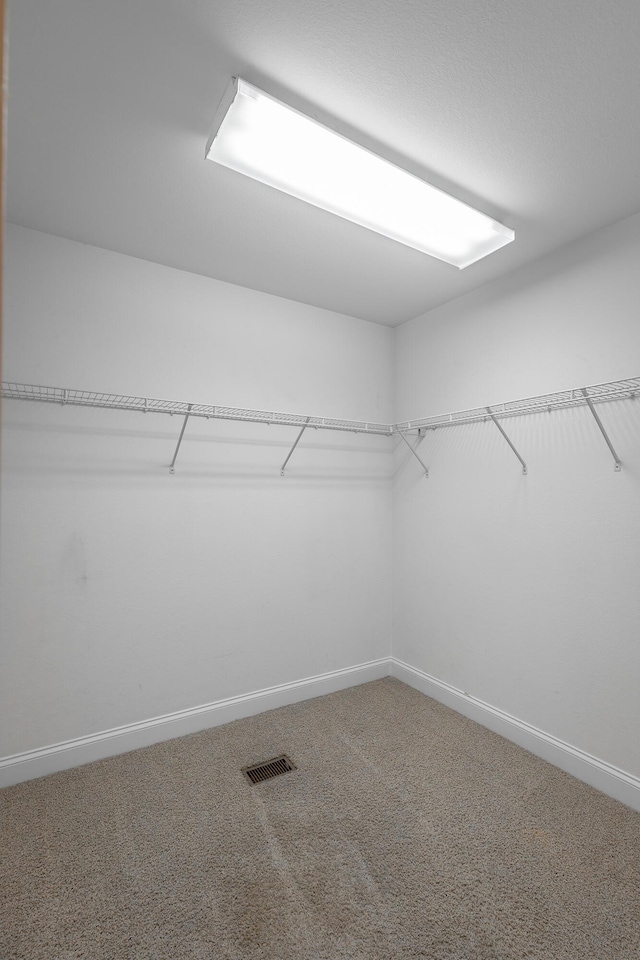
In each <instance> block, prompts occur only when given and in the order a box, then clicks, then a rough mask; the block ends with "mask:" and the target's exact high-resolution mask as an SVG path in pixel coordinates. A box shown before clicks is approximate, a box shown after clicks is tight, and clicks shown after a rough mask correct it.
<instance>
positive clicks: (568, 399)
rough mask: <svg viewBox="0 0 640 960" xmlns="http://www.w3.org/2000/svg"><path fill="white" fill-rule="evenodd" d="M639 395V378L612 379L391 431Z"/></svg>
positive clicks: (403, 425) (409, 422) (411, 423)
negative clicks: (488, 410)
mask: <svg viewBox="0 0 640 960" xmlns="http://www.w3.org/2000/svg"><path fill="white" fill-rule="evenodd" d="M638 395H640V377H631V378H630V379H629V380H614V381H611V382H610V383H597V384H594V385H593V386H590V387H577V388H575V389H573V390H563V391H560V392H559V393H547V394H544V395H542V396H539V397H529V398H527V399H526V400H511V401H510V402H508V403H492V404H491V405H490V407H491V413H490V414H489V413H487V409H488V408H487V407H486V406H484V407H476V408H475V409H473V410H460V411H458V412H457V413H445V414H441V415H440V416H437V417H420V418H418V419H417V420H404V421H403V422H402V423H396V424H394V432H399V431H401V432H402V433H405V432H406V431H407V430H420V429H421V428H424V427H429V428H430V429H431V430H436V429H438V428H439V427H453V426H456V425H457V424H463V423H476V422H477V421H479V420H488V419H490V418H491V419H497V420H501V419H503V418H504V417H518V416H523V415H525V414H528V413H544V412H546V411H550V410H562V409H564V408H565V407H582V406H590V403H591V404H594V403H603V402H604V401H608V400H622V399H624V398H626V397H635V396H638Z"/></svg>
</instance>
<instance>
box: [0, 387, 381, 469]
mask: <svg viewBox="0 0 640 960" xmlns="http://www.w3.org/2000/svg"><path fill="white" fill-rule="evenodd" d="M2 396H3V398H5V399H7V400H31V401H35V402H37V403H55V404H59V405H62V406H64V405H67V404H68V405H69V406H76V407H99V408H101V409H106V410H134V411H137V412H138V413H163V414H168V415H169V416H174V415H176V414H177V415H178V416H182V417H184V421H183V424H182V429H181V431H180V437H179V439H178V445H177V447H176V450H175V453H174V455H173V460H172V461H171V465H170V467H169V469H170V471H171V472H172V473H173V471H174V468H175V463H176V459H177V456H178V451H179V449H180V444H181V443H182V438H183V436H184V432H185V428H186V425H187V421H188V420H189V418H190V417H204V418H205V419H207V420H235V421H242V422H245V423H263V424H267V425H277V426H285V427H299V428H300V433H299V434H298V436H297V438H296V441H295V443H294V444H293V446H292V447H291V450H290V451H289V454H288V456H287V459H286V460H285V462H284V463H283V464H282V467H281V469H280V473H281V475H283V476H284V470H285V467H286V465H287V463H288V462H289V458H290V457H291V454H292V453H293V451H294V450H295V448H296V447H297V445H298V442H299V440H300V438H301V437H302V434H303V433H304V431H305V430H307V429H308V428H312V429H314V430H339V431H341V432H343V433H367V434H373V435H375V436H382V437H390V436H391V435H392V434H393V424H392V423H375V422H373V421H365V420H341V419H337V418H335V417H313V416H304V415H300V414H297V413H279V412H277V411H274V410H251V409H245V408H243V407H227V406H221V405H218V404H210V403H188V402H186V401H183V400H158V399H155V398H152V397H130V396H127V395H125V394H120V393H99V392H97V391H94V390H69V389H65V388H62V387H44V386H38V385H36V384H32V383H15V382H13V381H3V382H2Z"/></svg>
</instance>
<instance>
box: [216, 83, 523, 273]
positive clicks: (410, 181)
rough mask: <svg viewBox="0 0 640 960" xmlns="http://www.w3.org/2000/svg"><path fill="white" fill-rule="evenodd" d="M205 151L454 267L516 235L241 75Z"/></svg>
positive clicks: (225, 99) (224, 101)
mask: <svg viewBox="0 0 640 960" xmlns="http://www.w3.org/2000/svg"><path fill="white" fill-rule="evenodd" d="M205 155H206V157H207V158H208V159H209V160H214V161H215V162H216V163H220V164H222V165H223V166H225V167H230V168H231V169H232V170H236V171H237V172H238V173H244V174H245V175H246V176H248V177H252V178H253V179H254V180H259V181H260V182H261V183H266V184H267V185H268V186H270V187H275V188H276V189H277V190H282V191H284V193H288V194H290V195H291V196H293V197H298V198H299V199H300V200H305V201H306V202H307V203H311V204H313V205H314V206H316V207H321V208H322V209H323V210H328V211H329V212H330V213H335V214H337V216H339V217H344V219H345V220H351V221H353V223H358V224H360V225H361V226H363V227H367V228H368V229H369V230H375V231H376V233H381V234H383V236H385V237H391V239H392V240H397V241H399V242H400V243H404V244H406V245H407V246H408V247H413V248H414V249H416V250H420V251H421V252H422V253H427V254H429V256H431V257H437V258H438V260H445V261H446V262H447V263H451V264H453V265H454V266H456V267H459V268H462V267H467V266H469V264H471V263H475V261H476V260H480V259H481V258H482V257H486V256H487V254H489V253H493V251H494V250H498V249H499V248H500V247H503V246H504V245H505V244H507V243H511V241H512V240H513V239H514V236H515V234H514V232H513V230H510V229H509V228H508V227H505V226H503V224H501V223H498V222H497V221H496V220H492V219H491V217H488V216H486V214H484V213H480V212H479V211H478V210H474V209H473V207H470V206H468V204H466V203H463V202H462V201H461V200H456V199H455V197H452V196H450V195H449V194H448V193H444V192H443V191H442V190H439V189H438V188H437V187H432V186H431V184H429V183H426V182H425V181H424V180H420V179H419V178H418V177H415V176H414V175H413V174H411V173H407V171H406V170H402V169H401V168H400V167H397V166H395V164H393V163H390V162H389V161H388V160H383V159H382V158H381V157H378V156H376V154H374V153H371V151H370V150H367V149H365V148H364V147H361V146H360V145H359V144H357V143H354V142H353V141H352V140H348V139H347V138H346V137H343V136H341V134H338V133H335V132H334V131H333V130H330V129H329V128H328V127H325V126H323V125H322V124H321V123H318V122H317V121H316V120H312V119H311V118H310V117H306V116H305V115H304V114H303V113H300V112H299V111H298V110H294V109H293V108H292V107H288V106H287V105H286V104H285V103H282V102H281V101H280V100H276V99H275V98H274V97H271V96H270V95H269V94H268V93H264V92H263V91H262V90H259V89H258V88H257V87H254V86H253V85H252V84H250V83H247V82H246V80H241V79H240V78H236V79H234V80H233V81H232V82H231V84H230V85H229V87H228V89H227V91H226V93H225V96H224V97H223V99H222V102H221V103H220V106H219V108H218V112H217V114H216V120H215V124H214V127H213V131H212V133H211V136H210V137H209V141H208V143H207V149H206V154H205Z"/></svg>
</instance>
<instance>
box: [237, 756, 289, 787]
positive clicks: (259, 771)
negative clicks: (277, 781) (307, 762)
mask: <svg viewBox="0 0 640 960" xmlns="http://www.w3.org/2000/svg"><path fill="white" fill-rule="evenodd" d="M296 769H297V767H296V765H295V763H293V762H292V761H291V760H290V759H289V757H287V756H285V754H284V753H283V754H282V756H280V757H274V758H273V759H272V760H264V761H263V762H262V763H254V764H253V765H252V766H250V767H244V769H243V770H242V772H243V774H244V775H245V777H246V778H247V780H248V781H249V783H262V781H263V780H271V779H272V777H279V776H280V775H281V774H283V773H288V772H289V771H290V770H296Z"/></svg>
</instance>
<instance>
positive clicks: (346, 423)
mask: <svg viewBox="0 0 640 960" xmlns="http://www.w3.org/2000/svg"><path fill="white" fill-rule="evenodd" d="M637 395H640V377H631V378H629V379H627V380H615V381H612V382H610V383H598V384H594V385H592V386H589V387H578V388H574V389H571V390H563V391H560V392H558V393H548V394H544V395H543V396H538V397H528V398H527V399H524V400H511V401H508V402H506V403H497V404H493V405H491V406H487V407H476V408H475V409H472V410H460V411H457V412H455V413H446V414H441V415H439V416H432V417H419V418H417V419H415V420H404V421H402V422H400V423H395V424H393V423H376V422H373V421H366V420H343V419H338V418H334V417H310V416H304V415H301V414H297V413H280V412H277V411H274V410H252V409H247V408H244V407H228V406H221V405H216V404H207V403H188V402H186V401H183V400H158V399H156V398H152V397H131V396H127V395H126V394H119V393H100V392H97V391H93V390H71V389H65V388H62V387H44V386H38V385H35V384H30V383H14V382H11V381H3V382H2V396H3V397H4V398H5V399H8V400H33V401H37V402H39V403H57V404H61V405H63V406H64V405H65V404H69V405H71V406H80V407H100V408H103V409H110V410H135V411H138V412H139V413H164V414H169V415H170V416H173V415H176V414H177V415H178V416H186V415H187V414H188V415H189V416H191V417H204V418H206V419H209V420H236V421H244V422H247V423H264V424H277V425H280V426H291V427H307V428H313V429H316V430H339V431H343V432H348V433H368V434H375V435H377V436H391V435H392V434H394V433H406V432H407V431H410V430H418V429H422V428H430V429H433V430H435V429H437V428H439V427H452V426H456V425H458V424H464V423H475V422H477V421H482V420H488V419H490V417H495V418H496V419H498V420H501V419H503V418H506V417H516V416H524V415H527V414H531V413H541V412H545V411H550V410H561V409H564V408H565V407H579V406H583V405H585V404H587V403H588V402H589V401H590V402H591V403H593V404H596V403H603V402H606V401H611V400H621V399H624V398H627V397H635V396H637Z"/></svg>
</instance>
